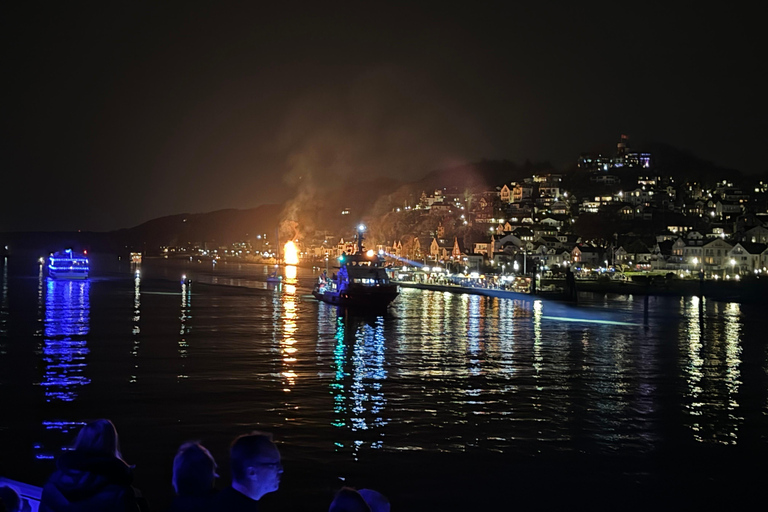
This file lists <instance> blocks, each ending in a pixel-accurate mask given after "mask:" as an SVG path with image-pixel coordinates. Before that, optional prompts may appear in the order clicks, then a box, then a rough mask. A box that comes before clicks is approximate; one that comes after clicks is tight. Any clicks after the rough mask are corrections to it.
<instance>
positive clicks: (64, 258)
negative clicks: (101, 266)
mask: <svg viewBox="0 0 768 512" xmlns="http://www.w3.org/2000/svg"><path fill="white" fill-rule="evenodd" d="M90 270H91V269H90V264H89V262H88V257H87V256H86V254H85V253H77V252H74V251H73V250H72V249H65V250H63V251H59V252H56V253H54V254H51V255H50V256H49V257H48V276H49V277H52V278H54V279H88V274H89V273H90Z"/></svg>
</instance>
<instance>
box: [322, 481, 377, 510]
mask: <svg viewBox="0 0 768 512" xmlns="http://www.w3.org/2000/svg"><path fill="white" fill-rule="evenodd" d="M328 512H371V507H369V506H368V504H367V503H366V502H365V500H364V499H363V497H362V495H361V494H360V493H359V492H357V491H356V490H354V489H353V488H351V487H342V488H341V489H339V492H337V493H336V496H335V497H334V498H333V501H332V502H331V506H330V507H328Z"/></svg>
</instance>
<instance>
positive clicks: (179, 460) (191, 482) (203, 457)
mask: <svg viewBox="0 0 768 512" xmlns="http://www.w3.org/2000/svg"><path fill="white" fill-rule="evenodd" d="M217 476H218V475H217V474H216V461H215V460H214V459H213V455H211V452H209V451H208V450H207V449H206V448H205V446H203V445H201V444H200V443H198V442H189V443H184V444H182V445H181V446H180V447H179V451H178V452H176V457H174V459H173V480H172V483H173V490H174V491H176V497H175V498H174V499H173V503H171V507H170V508H169V509H168V512H203V511H206V510H210V507H211V500H212V499H213V497H214V496H215V494H214V487H213V486H214V483H215V481H216V477H217Z"/></svg>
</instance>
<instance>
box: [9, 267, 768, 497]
mask: <svg viewBox="0 0 768 512" xmlns="http://www.w3.org/2000/svg"><path fill="white" fill-rule="evenodd" d="M30 261H31V263H30ZM134 270H135V269H134V268H132V267H131V266H130V264H128V263H126V262H118V261H117V260H116V259H115V258H108V257H104V258H102V259H98V258H97V259H96V261H95V262H94V276H93V277H92V278H91V279H89V280H88V281H82V282H77V281H51V280H48V279H47V278H46V277H45V276H44V275H43V273H42V272H41V271H39V268H38V267H37V266H36V265H35V264H34V259H32V258H31V257H26V258H25V257H23V256H22V255H14V257H13V258H12V259H10V260H7V261H5V262H4V264H3V266H2V267H1V268H0V271H1V272H2V274H0V474H2V475H5V476H8V477H10V478H15V479H18V480H24V481H27V482H29V483H34V484H38V485H41V484H42V483H43V482H44V481H45V478H46V477H47V476H48V474H49V473H50V472H51V470H52V468H53V458H54V457H55V456H56V454H57V453H59V451H60V449H61V447H62V446H65V445H67V444H68V443H69V442H71V440H72V438H73V436H74V433H76V432H77V429H78V428H79V425H80V424H82V422H84V421H86V420H88V419H92V418H98V417H108V418H110V419H112V420H113V421H114V422H115V424H116V426H117V428H118V431H119V433H120V436H121V444H122V449H123V454H124V456H125V458H126V460H128V461H129V462H130V463H132V464H136V478H137V480H136V485H137V487H139V488H141V489H142V490H143V491H144V493H145V494H146V495H147V496H148V497H149V499H150V503H151V504H153V505H154V506H155V508H156V509H158V510H163V509H164V508H165V507H166V506H167V504H168V502H169V500H170V497H171V492H172V490H171V486H170V479H171V475H170V472H171V461H172V458H173V455H174V453H175V450H176V448H177V447H178V445H179V444H180V443H182V442H183V441H186V440H189V439H199V440H202V442H203V443H204V444H205V445H206V446H208V447H209V448H210V449H211V451H212V452H213V454H214V456H215V457H216V459H217V461H218V462H219V465H220V467H221V468H220V474H221V475H222V480H223V481H222V482H221V483H222V484H226V481H227V479H228V475H229V473H228V470H227V467H226V466H227V447H228V443H229V442H230V441H231V439H232V438H233V437H235V436H236V435H239V434H241V433H245V432H248V431H250V430H253V429H260V430H267V431H271V432H273V433H274V435H275V438H276V440H277V441H278V442H279V443H280V447H281V452H282V454H283V459H284V466H285V473H284V475H283V482H282V485H281V489H280V490H279V491H278V492H277V493H274V494H272V495H268V496H267V497H265V498H264V500H263V501H264V506H265V509H274V510H278V509H281V510H327V505H328V503H329V502H330V499H331V497H332V493H333V491H334V490H335V489H337V488H338V487H339V486H341V485H343V484H347V485H352V486H355V487H371V488H375V489H378V490H380V491H382V492H383V493H384V494H386V495H388V496H389V497H390V499H391V501H392V503H393V510H466V509H477V508H478V507H480V508H494V509H510V508H512V507H518V506H533V507H536V508H543V509H549V508H556V507H557V508H562V507H564V506H566V507H569V508H575V509H582V508H591V509H614V508H619V507H621V508H624V509H626V508H630V509H632V508H642V507H644V506H647V505H658V506H663V507H665V508H666V507H671V506H685V507H689V506H693V505H702V506H712V505H715V504H717V505H718V506H721V507H726V506H727V507H730V506H739V505H741V504H745V503H749V500H750V499H752V498H755V497H758V496H761V494H760V492H761V491H760V490H761V489H762V485H763V483H764V481H765V479H766V476H768V471H767V470H766V464H765V462H764V461H765V460H766V455H767V454H768V449H767V448H768V350H767V348H766V347H767V342H766V338H768V337H767V336H766V335H765V332H764V331H765V326H766V323H765V317H766V312H767V311H766V308H765V307H763V306H756V305H751V306H745V305H739V304H736V303H722V302H713V301H707V300H703V301H700V300H699V299H698V298H696V297H693V298H691V297H689V298H668V297H667V298H661V297H660V298H653V297H652V298H650V299H649V301H648V303H647V304H646V302H645V300H644V297H637V298H633V297H631V296H607V297H603V296H582V297H581V302H580V304H579V305H578V306H569V305H563V304H558V303H550V302H543V303H542V302H525V301H513V300H504V299H493V298H486V297H480V296H471V295H454V294H449V293H435V292H429V291H420V290H408V289H406V290H403V292H402V294H401V296H400V297H399V298H398V300H397V301H396V303H395V304H394V305H393V307H392V308H391V309H390V311H389V313H388V314H387V315H384V316H369V317H359V316H354V315H345V314H343V313H341V312H340V311H339V310H337V309H336V308H335V307H332V306H328V305H325V304H322V303H318V302H316V301H315V300H314V299H312V298H311V296H310V290H311V285H312V283H313V281H314V279H315V278H316V274H314V273H313V272H312V271H311V270H309V269H298V270H297V271H296V270H295V269H294V268H292V267H289V268H283V269H281V272H282V273H283V274H284V275H285V274H286V273H287V275H286V278H285V279H284V282H283V283H282V284H280V285H278V286H273V285H268V284H267V283H266V282H265V278H266V276H267V275H268V273H269V272H271V271H272V269H268V268H266V267H264V266H260V265H245V264H244V265H236V264H220V265H218V267H217V268H212V267H211V266H210V264H209V263H197V262H196V261H195V262H191V263H189V262H188V263H186V264H185V268H182V265H181V264H178V263H176V264H169V263H168V262H167V261H162V260H155V261H152V260H150V261H148V262H145V263H144V264H143V265H142V267H141V273H140V274H138V275H137V274H135V272H134ZM292 271H293V272H294V273H292ZM182 273H187V274H188V275H189V276H190V277H191V278H192V284H191V285H190V286H182V284H181V282H180V276H181V274H182Z"/></svg>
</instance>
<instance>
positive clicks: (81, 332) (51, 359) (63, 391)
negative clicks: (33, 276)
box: [40, 279, 90, 402]
mask: <svg viewBox="0 0 768 512" xmlns="http://www.w3.org/2000/svg"><path fill="white" fill-rule="evenodd" d="M89 293H90V281H87V280H83V281H69V280H68V281H59V280H56V279H48V281H47V293H46V297H45V332H44V334H45V338H44V341H43V361H44V363H46V368H45V372H44V374H43V380H42V382H41V383H40V385H41V386H43V387H44V388H45V390H46V391H45V396H46V397H47V399H48V401H52V400H58V401H63V402H71V401H72V400H74V399H75V398H77V392H76V390H77V388H78V387H79V386H84V385H86V384H89V383H90V379H88V378H87V377H86V376H85V375H83V370H84V369H85V368H86V366H87V364H86V362H85V356H86V355H87V354H88V352H89V350H88V346H87V342H86V339H85V336H86V335H87V334H88V330H89V312H90V301H89Z"/></svg>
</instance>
